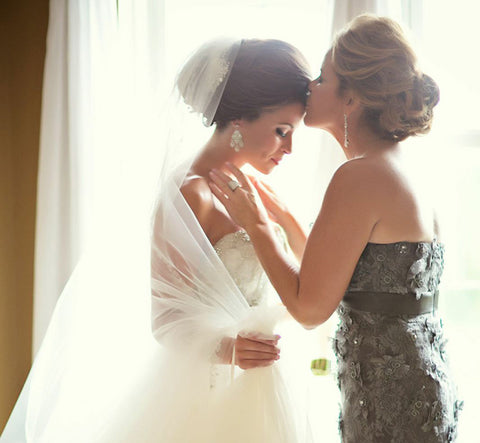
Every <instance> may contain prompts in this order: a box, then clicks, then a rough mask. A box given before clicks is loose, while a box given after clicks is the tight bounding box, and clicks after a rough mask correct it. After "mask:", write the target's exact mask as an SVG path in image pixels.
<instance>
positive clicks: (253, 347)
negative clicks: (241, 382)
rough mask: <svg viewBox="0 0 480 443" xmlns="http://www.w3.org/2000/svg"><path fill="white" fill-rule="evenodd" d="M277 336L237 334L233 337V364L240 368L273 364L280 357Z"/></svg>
mask: <svg viewBox="0 0 480 443" xmlns="http://www.w3.org/2000/svg"><path fill="white" fill-rule="evenodd" d="M279 338H280V337H279V336H278V335H277V336H274V337H273V338H272V339H266V338H262V336H261V335H258V334H255V333H249V334H243V335H242V334H241V333H240V334H238V335H237V338H236V339H235V364H236V365H237V366H238V367H239V368H242V369H252V368H260V367H265V366H270V365H273V363H275V362H276V361H277V360H278V359H279V358H280V349H279V348H278V347H277V344H278V340H279Z"/></svg>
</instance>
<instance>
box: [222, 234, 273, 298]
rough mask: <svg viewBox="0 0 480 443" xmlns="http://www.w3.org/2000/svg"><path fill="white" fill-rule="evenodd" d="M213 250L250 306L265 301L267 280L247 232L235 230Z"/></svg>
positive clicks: (223, 238)
mask: <svg viewBox="0 0 480 443" xmlns="http://www.w3.org/2000/svg"><path fill="white" fill-rule="evenodd" d="M215 251H216V252H217V254H218V256H219V258H220V260H221V261H222V262H223V264H224V265H225V268H226V269H227V270H228V272H229V274H230V275H231V277H232V279H233V281H234V282H235V284H236V285H237V286H238V288H239V289H240V292H241V293H242V294H243V296H244V297H245V299H246V300H247V302H248V304H249V305H250V306H258V305H260V304H262V303H263V302H265V301H266V294H267V292H268V290H269V285H270V284H269V280H268V278H267V275H266V274H265V271H264V270H263V268H262V265H261V264H260V261H259V260H258V257H257V254H256V253H255V249H254V247H253V244H252V243H251V241H250V238H249V236H248V234H247V233H246V232H245V231H243V230H240V231H236V232H232V233H230V234H227V235H225V236H224V237H222V238H221V239H220V240H219V241H218V242H217V243H216V244H215Z"/></svg>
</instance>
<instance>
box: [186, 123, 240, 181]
mask: <svg viewBox="0 0 480 443" xmlns="http://www.w3.org/2000/svg"><path fill="white" fill-rule="evenodd" d="M230 138H231V134H230V132H229V131H228V130H224V131H219V130H218V129H216V130H215V132H214V133H213V135H212V136H211V137H210V139H209V140H208V142H207V143H206V144H205V146H204V147H203V149H202V150H201V152H200V154H199V155H198V157H197V158H196V159H195V161H194V162H193V164H192V168H191V170H192V172H193V173H194V174H197V175H200V176H202V177H208V173H209V172H210V170H212V169H221V168H222V167H223V165H224V164H225V163H226V162H230V163H232V164H234V165H235V166H236V167H237V168H241V167H242V166H243V165H244V164H245V163H246V162H245V161H244V160H242V158H241V157H242V156H241V155H240V153H238V152H235V150H234V149H233V148H232V147H231V146H230Z"/></svg>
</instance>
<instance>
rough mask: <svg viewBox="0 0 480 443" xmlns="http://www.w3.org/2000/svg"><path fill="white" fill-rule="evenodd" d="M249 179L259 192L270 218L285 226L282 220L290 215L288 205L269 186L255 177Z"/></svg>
mask: <svg viewBox="0 0 480 443" xmlns="http://www.w3.org/2000/svg"><path fill="white" fill-rule="evenodd" d="M248 179H249V180H250V182H251V183H252V184H253V186H254V187H255V189H256V190H257V192H258V195H259V196H260V198H261V200H262V203H263V205H264V206H265V209H266V210H267V212H268V215H269V216H270V218H271V219H272V220H273V221H274V222H276V223H278V224H279V225H283V223H282V220H283V219H284V218H285V216H286V215H287V214H289V211H288V209H287V207H286V205H285V204H284V203H283V202H282V201H281V200H280V199H279V197H278V196H277V194H276V193H275V192H274V190H273V189H272V188H271V187H270V186H269V185H267V184H266V183H264V182H262V181H261V180H259V179H257V178H256V177H253V176H248Z"/></svg>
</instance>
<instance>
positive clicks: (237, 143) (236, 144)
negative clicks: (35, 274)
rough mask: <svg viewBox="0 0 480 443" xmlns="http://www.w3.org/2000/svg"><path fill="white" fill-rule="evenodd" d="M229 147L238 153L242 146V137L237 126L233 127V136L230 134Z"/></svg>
mask: <svg viewBox="0 0 480 443" xmlns="http://www.w3.org/2000/svg"><path fill="white" fill-rule="evenodd" d="M230 146H231V147H232V148H233V149H234V151H235V152H239V151H240V149H242V148H243V146H244V143H243V136H242V133H241V132H240V129H239V127H238V124H237V125H235V130H234V131H233V134H232V139H231V141H230Z"/></svg>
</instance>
